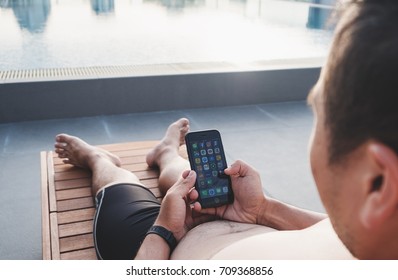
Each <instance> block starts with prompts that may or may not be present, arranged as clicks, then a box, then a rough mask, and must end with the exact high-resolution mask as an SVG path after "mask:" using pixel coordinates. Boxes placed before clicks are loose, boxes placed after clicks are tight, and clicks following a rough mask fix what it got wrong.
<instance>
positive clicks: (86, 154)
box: [54, 134, 121, 170]
mask: <svg viewBox="0 0 398 280" xmlns="http://www.w3.org/2000/svg"><path fill="white" fill-rule="evenodd" d="M55 141H56V143H55V145H54V146H55V152H56V153H57V154H58V157H59V158H62V159H64V160H63V162H64V163H69V164H73V165H75V166H78V167H82V168H89V169H91V170H92V169H93V165H94V164H95V163H96V161H98V160H99V159H106V160H109V161H110V162H112V163H113V164H115V165H116V166H119V167H120V165H121V162H120V159H119V158H118V157H117V156H115V155H113V154H111V153H109V152H108V151H105V150H103V149H101V148H98V147H94V146H91V145H89V144H87V143H86V142H84V141H83V140H82V139H80V138H78V137H74V136H71V135H68V134H59V135H57V136H56V137H55Z"/></svg>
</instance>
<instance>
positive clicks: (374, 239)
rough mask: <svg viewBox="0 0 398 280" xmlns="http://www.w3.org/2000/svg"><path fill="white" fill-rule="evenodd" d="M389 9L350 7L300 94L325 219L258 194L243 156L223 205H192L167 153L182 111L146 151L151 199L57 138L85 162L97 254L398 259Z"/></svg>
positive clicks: (173, 146)
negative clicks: (316, 74) (155, 171)
mask: <svg viewBox="0 0 398 280" xmlns="http://www.w3.org/2000/svg"><path fill="white" fill-rule="evenodd" d="M397 15H398V3H397V2H396V1H392V0H391V1H388V0H385V1H380V0H379V1H371V0H369V1H355V2H354V3H353V4H351V5H350V6H349V7H348V8H347V9H346V11H345V12H344V15H343V17H342V19H341V21H340V23H339V25H338V26H337V28H336V36H335V40H334V42H333V46H332V50H331V53H330V56H329V58H328V61H327V63H326V66H325V67H324V68H323V70H322V73H321V76H320V78H319V81H318V82H317V84H316V85H315V87H314V88H313V90H312V91H311V93H310V95H309V98H308V101H309V103H310V104H311V106H312V107H313V109H314V114H315V123H314V129H313V136H312V139H311V149H310V159H311V167H312V173H313V176H314V179H315V182H316V185H317V188H318V191H319V193H320V197H321V200H322V202H323V204H324V206H325V209H326V211H327V213H328V216H326V215H323V214H319V213H314V212H311V211H306V210H302V209H299V208H296V207H293V206H290V205H287V204H284V203H283V202H280V201H278V200H275V199H271V198H268V197H266V196H265V195H264V194H263V192H262V186H261V182H260V177H259V175H258V172H257V171H255V170H254V169H253V168H252V167H250V166H248V165H247V164H246V163H244V162H242V161H237V162H235V163H233V164H232V165H231V166H230V167H229V168H227V169H226V170H225V173H226V174H227V175H230V176H231V180H232V185H233V190H234V194H235V201H234V202H233V204H231V205H227V206H222V207H219V208H217V209H201V206H200V204H199V203H198V202H196V201H195V200H196V199H197V196H198V193H197V192H196V190H194V189H192V187H193V185H194V181H195V176H196V174H195V173H194V172H193V171H188V170H189V164H188V162H187V161H185V160H184V159H183V158H181V157H180V156H179V155H178V148H179V146H180V145H182V144H183V143H184V141H183V139H184V135H185V134H186V133H187V131H188V130H189V121H188V120H187V119H180V120H178V121H177V122H175V123H173V124H172V125H171V126H170V127H169V128H168V130H167V132H166V135H165V137H164V138H163V140H162V141H161V143H160V144H159V145H158V146H157V147H155V148H154V149H153V150H152V151H151V152H150V153H149V154H148V155H147V163H148V165H150V166H158V167H159V168H160V178H159V184H160V186H162V188H163V191H164V192H165V193H166V195H165V197H164V199H163V202H162V205H161V206H160V205H159V203H158V202H157V201H156V199H154V197H153V196H152V195H151V194H150V193H149V191H147V190H146V189H145V188H144V187H142V185H141V184H140V182H139V180H138V179H137V177H136V176H135V175H134V174H132V173H130V172H128V171H126V170H123V169H121V168H119V166H120V161H119V159H118V158H117V157H115V156H114V155H111V154H109V153H107V152H105V151H103V150H100V149H98V148H95V147H93V146H90V145H88V144H87V143H85V142H83V141H82V140H80V139H79V138H76V137H72V136H69V135H65V134H61V135H58V136H57V138H56V141H57V143H56V145H55V147H56V152H57V153H58V155H59V156H60V157H61V158H65V162H67V163H71V164H74V165H77V166H82V167H86V168H89V169H91V170H92V171H93V193H94V194H95V195H96V199H97V212H96V218H95V231H94V235H95V242H96V248H97V253H98V256H99V257H100V258H133V257H136V258H137V259H169V258H172V259H188V258H194V259H202V258H215V259H217V258H220V259H228V258H233V259H245V258H248V259H267V258H271V259H299V258H304V259H320V258H324V259H334V258H337V259H343V258H353V257H355V258H360V259H397V258H398V237H397V236H398V235H397V233H398V130H397V128H398V110H397V108H396V106H397V105H396V104H397V101H398V94H397V91H398V79H397V78H396V77H395V72H396V69H397V67H398V52H397V50H398V39H397V38H398V16H397ZM181 174H182V176H181ZM199 213H200V214H199ZM214 219H216V220H215V221H211V222H210V220H214ZM152 226H155V227H152ZM176 243H178V245H177V246H176V247H175V245H176Z"/></svg>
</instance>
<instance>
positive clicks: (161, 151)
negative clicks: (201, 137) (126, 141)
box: [146, 118, 190, 194]
mask: <svg viewBox="0 0 398 280" xmlns="http://www.w3.org/2000/svg"><path fill="white" fill-rule="evenodd" d="M188 131H189V121H188V120H187V119H185V118H182V119H179V120H178V121H176V122H174V123H172V124H171V125H170V126H169V127H168V129H167V131H166V135H165V136H164V138H163V139H162V141H161V142H160V143H159V144H158V145H157V146H156V147H155V148H153V149H152V150H151V151H150V152H149V153H148V155H147V157H146V161H147V163H148V165H149V166H151V167H155V166H157V167H159V169H160V175H159V189H160V191H161V192H162V193H163V194H165V193H166V192H167V190H168V189H169V188H170V187H171V186H172V185H174V183H175V182H176V181H177V180H178V179H179V178H180V177H181V175H182V173H183V171H185V170H188V169H190V165H189V162H188V161H187V160H186V159H184V158H182V157H181V156H180V155H179V152H178V151H179V148H180V146H181V145H183V144H184V143H185V134H187V132H188Z"/></svg>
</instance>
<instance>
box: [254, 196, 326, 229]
mask: <svg viewBox="0 0 398 280" xmlns="http://www.w3.org/2000/svg"><path fill="white" fill-rule="evenodd" d="M326 218H327V215H326V214H323V213H318V212H314V211H310V210H305V209H301V208H298V207H295V206H292V205H289V204H286V203H283V202H281V201H279V200H276V199H272V198H268V199H267V203H265V204H264V205H263V209H262V210H260V212H259V215H258V218H257V224H259V225H265V226H269V227H272V228H275V229H278V230H297V229H303V228H307V227H309V226H312V225H313V224H316V223H318V222H320V221H322V220H323V219H326Z"/></svg>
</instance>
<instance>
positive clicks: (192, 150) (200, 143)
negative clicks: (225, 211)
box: [185, 130, 234, 208]
mask: <svg viewBox="0 0 398 280" xmlns="http://www.w3.org/2000/svg"><path fill="white" fill-rule="evenodd" d="M185 143H186V146H187V152H188V158H189V163H190V165H191V169H192V170H194V171H195V172H196V175H197V176H196V183H195V188H196V190H197V191H198V193H199V199H198V201H199V202H200V204H201V205H202V208H213V207H218V206H221V205H224V204H230V203H232V202H233V200H234V195H233V192H232V185H231V178H230V177H229V176H228V175H225V173H224V169H225V168H227V161H226V159H225V153H224V148H223V145H222V141H221V135H220V132H218V131H217V130H206V131H196V132H189V133H187V134H186V136H185Z"/></svg>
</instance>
